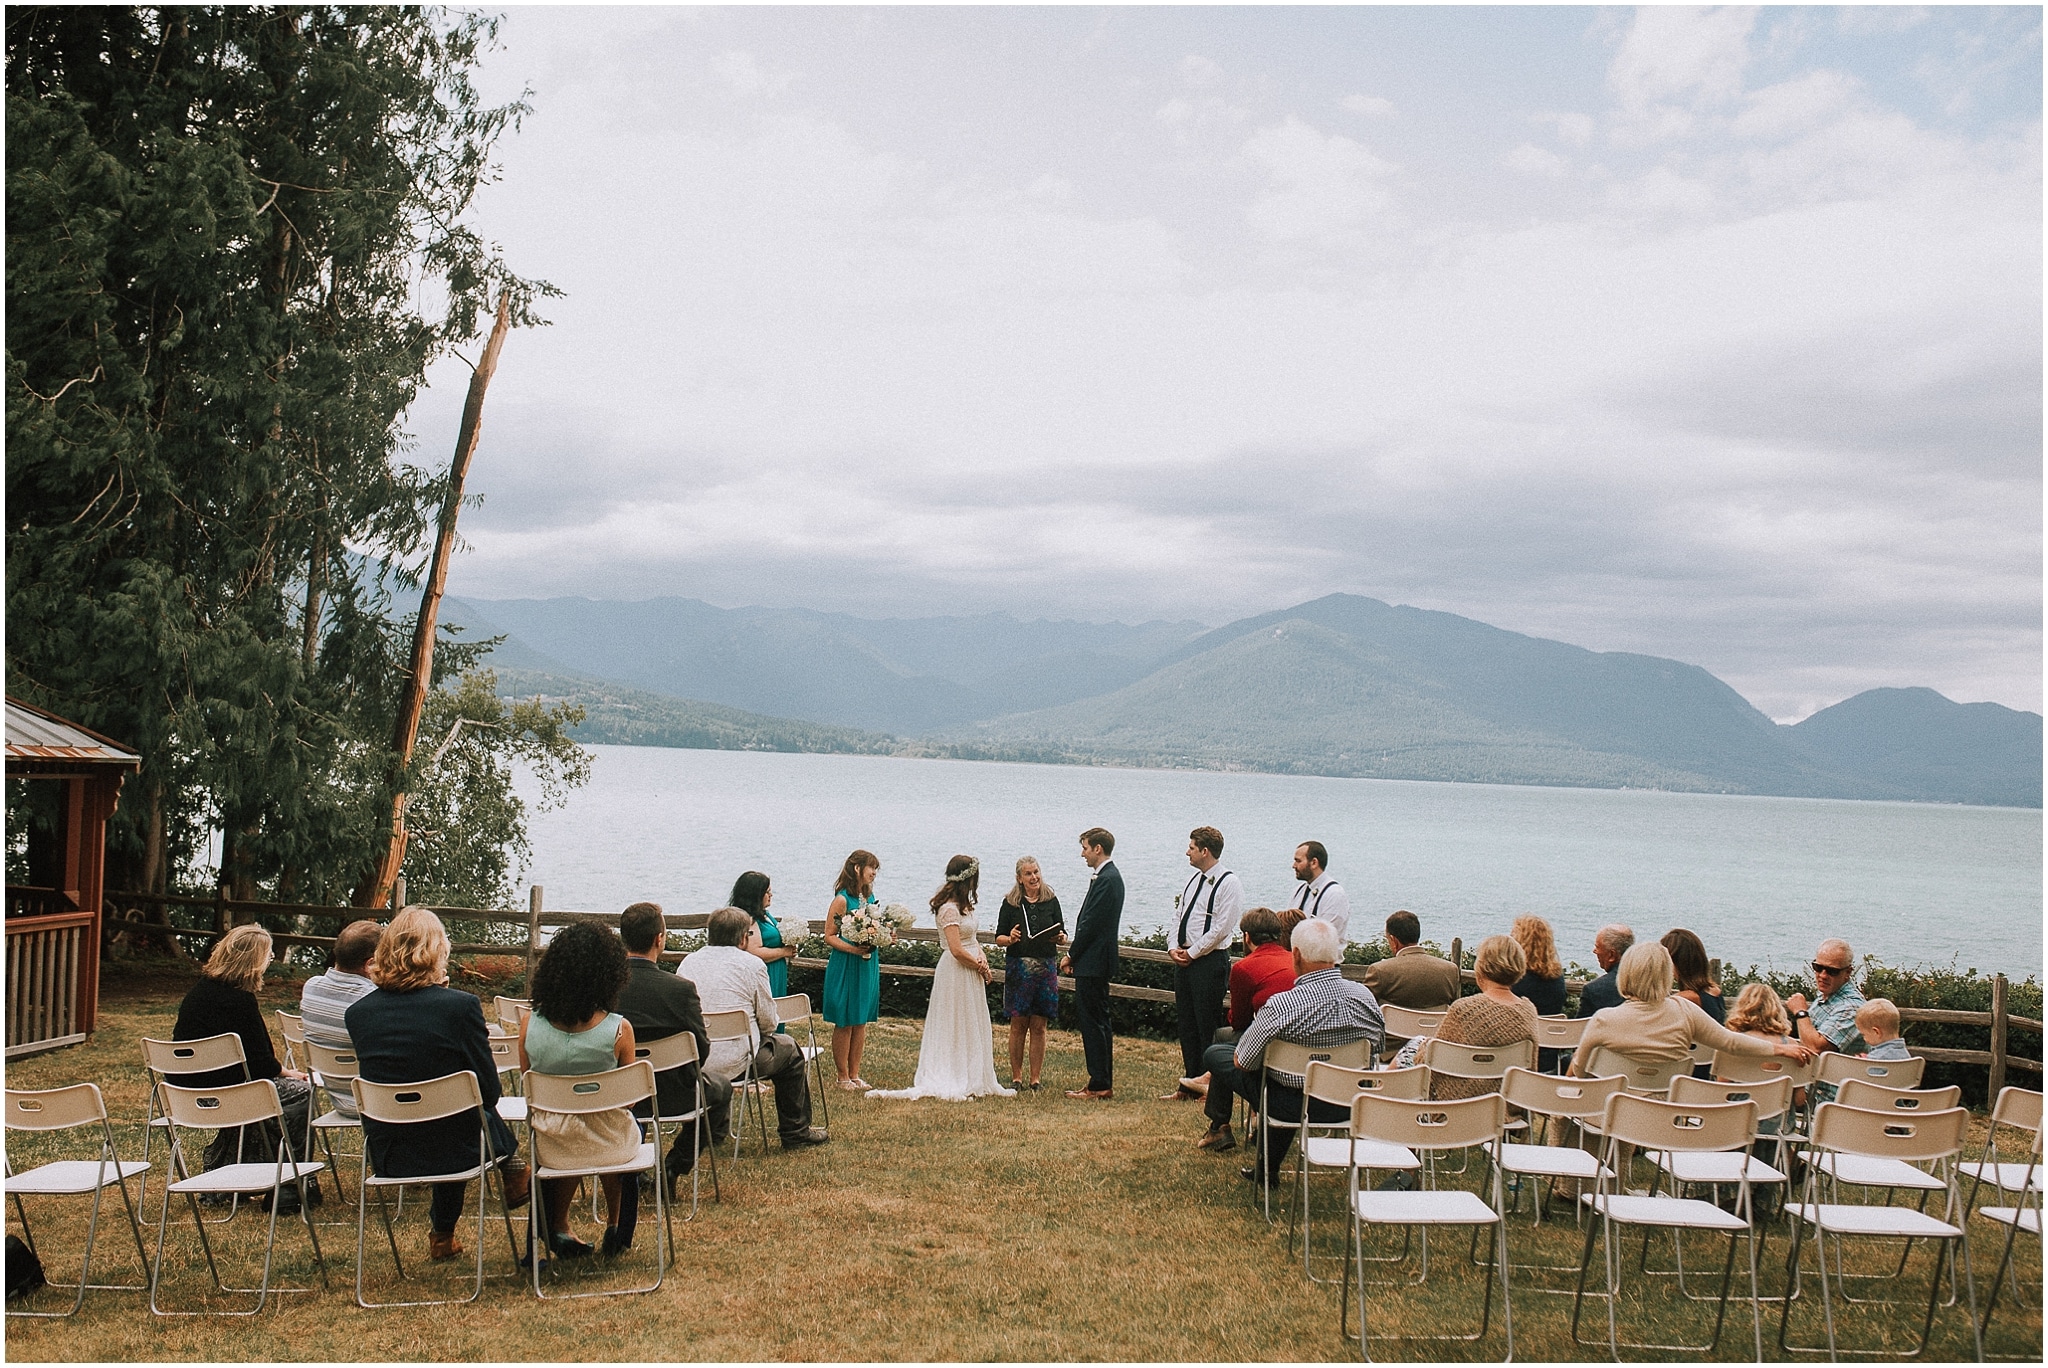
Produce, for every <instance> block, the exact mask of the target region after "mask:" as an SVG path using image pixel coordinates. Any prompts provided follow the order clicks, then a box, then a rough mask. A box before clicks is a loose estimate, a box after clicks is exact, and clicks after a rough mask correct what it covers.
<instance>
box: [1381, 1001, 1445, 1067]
mask: <svg viewBox="0 0 2048 1368" xmlns="http://www.w3.org/2000/svg"><path fill="white" fill-rule="evenodd" d="M1446 1010H1448V1009H1446ZM1380 1020H1381V1021H1383V1022H1384V1023H1385V1024H1386V1032H1387V1033H1386V1038H1385V1040H1383V1041H1382V1042H1381V1044H1380V1053H1381V1054H1382V1055H1383V1056H1387V1055H1394V1054H1398V1053H1399V1052H1400V1049H1401V1046H1402V1045H1404V1044H1406V1043H1407V1042H1408V1041H1410V1040H1427V1039H1429V1038H1430V1037H1431V1036H1433V1035H1435V1034H1436V1030H1437V1027H1439V1026H1441V1025H1443V1024H1444V1014H1443V1012H1418V1011H1415V1010H1413V1009H1412V1008H1408V1007H1396V1006H1394V1004H1392V1003H1391V1002H1382V1003H1381V1004H1380Z"/></svg>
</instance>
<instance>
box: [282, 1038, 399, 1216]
mask: <svg viewBox="0 0 2048 1368" xmlns="http://www.w3.org/2000/svg"><path fill="white" fill-rule="evenodd" d="M300 1046H301V1048H302V1049H304V1050H305V1052H306V1059H307V1061H308V1062H309V1064H310V1065H311V1068H310V1070H309V1071H310V1072H311V1074H312V1075H313V1090H314V1091H313V1099H314V1102H315V1104H316V1105H313V1106H309V1107H308V1108H307V1109H306V1137H307V1138H306V1143H305V1145H304V1146H303V1147H302V1149H301V1153H303V1154H305V1155H307V1156H308V1157H309V1158H310V1157H311V1155H312V1153H313V1141H312V1137H313V1136H315V1135H318V1136H319V1137H320V1149H321V1152H322V1153H324V1154H325V1155H326V1156H327V1167H328V1168H330V1169H332V1170H333V1171H334V1185H335V1186H336V1187H337V1188H341V1189H342V1190H343V1191H344V1192H345V1191H347V1187H346V1185H345V1184H344V1183H343V1182H342V1181H341V1165H340V1164H339V1163H338V1162H337V1161H336V1159H335V1154H334V1140H333V1137H334V1136H335V1135H337V1134H345V1133H347V1132H350V1131H353V1132H354V1133H355V1135H356V1138H357V1140H358V1141H359V1142H360V1140H361V1138H362V1134H363V1123H362V1121H361V1120H360V1119H359V1118H357V1117H354V1116H350V1115H349V1114H348V1113H347V1112H345V1111H343V1110H342V1109H341V1108H340V1107H339V1106H337V1105H333V1104H334V1101H335V1098H336V1097H337V1096H345V1097H347V1098H349V1099H350V1100H351V1101H353V1100H354V1099H355V1093H354V1092H353V1091H352V1090H351V1089H350V1087H349V1085H350V1084H351V1083H353V1082H354V1081H355V1077H356V1072H357V1069H358V1067H359V1066H358V1065H357V1063H356V1056H355V1051H354V1050H353V1049H349V1050H334V1049H329V1048H328V1047H327V1046H325V1045H319V1044H315V1043H314V1042H312V1041H310V1040H301V1042H300ZM322 1093H325V1094H326V1095H327V1100H328V1103H329V1104H330V1105H329V1106H328V1107H327V1108H326V1110H324V1111H323V1110H321V1108H320V1107H319V1106H318V1105H317V1103H318V1101H319V1099H320V1095H321V1094H322ZM315 1113H318V1114H317V1115H316V1114H315ZM357 1160H358V1167H360V1166H361V1164H364V1163H367V1162H368V1160H367V1159H364V1158H363V1157H362V1155H361V1154H360V1153H359V1154H358V1155H357ZM357 1186H358V1187H360V1186H361V1184H360V1183H358V1184H357ZM402 1195H403V1194H402V1193H401V1196H402ZM400 1209H401V1210H403V1207H401V1208H400ZM322 1224H325V1225H333V1224H335V1223H334V1222H332V1221H327V1222H323V1223H322Z"/></svg>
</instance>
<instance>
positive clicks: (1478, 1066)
mask: <svg viewBox="0 0 2048 1368" xmlns="http://www.w3.org/2000/svg"><path fill="white" fill-rule="evenodd" d="M1420 1062H1421V1063H1423V1064H1426V1065H1428V1066H1429V1077H1430V1083H1431V1086H1432V1087H1433V1086H1434V1085H1435V1084H1436V1083H1437V1082H1438V1081H1440V1080H1444V1079H1452V1078H1456V1079H1463V1080H1466V1081H1467V1082H1480V1083H1492V1084H1494V1085H1495V1086H1496V1088H1497V1087H1498V1086H1499V1084H1500V1080H1501V1077H1502V1075H1504V1074H1506V1073H1507V1071H1508V1070H1509V1069H1534V1068H1535V1067H1536V1042H1535V1041H1533V1040H1517V1041H1514V1042H1512V1043H1510V1044H1507V1045H1463V1044H1459V1043H1458V1042H1457V1041H1453V1040H1442V1039H1438V1038H1435V1037H1432V1038H1431V1039H1429V1040H1426V1041H1424V1042H1423V1045H1422V1056H1421V1060H1420Z"/></svg>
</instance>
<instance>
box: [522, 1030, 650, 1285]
mask: <svg viewBox="0 0 2048 1368" xmlns="http://www.w3.org/2000/svg"><path fill="white" fill-rule="evenodd" d="M642 1101H645V1102H647V1103H649V1104H650V1106H651V1105H652V1104H653V1101H654V1066H653V1065H652V1064H651V1063H649V1062H648V1061H647V1060H644V1059H636V1060H634V1061H633V1062H632V1063H631V1064H628V1065H626V1066H624V1067H623V1068H618V1069H610V1070H607V1071H606V1072H604V1073H594V1074H543V1073H528V1074H527V1075H526V1106H527V1112H528V1114H529V1115H532V1114H535V1113H540V1112H550V1113H553V1114H556V1115H571V1116H592V1115H595V1114H597V1113H599V1112H607V1111H618V1110H623V1111H625V1112H626V1114H627V1115H629V1116H630V1115H631V1114H632V1111H633V1107H634V1104H636V1103H638V1102H642ZM652 1123H653V1128H654V1139H653V1140H652V1141H651V1142H650V1141H645V1140H643V1141H641V1142H640V1144H639V1145H638V1146H637V1147H636V1148H635V1151H634V1154H633V1157H632V1158H631V1159H629V1160H626V1161H625V1162H624V1163H618V1164H606V1165H600V1166H596V1167H592V1166H588V1165H583V1164H563V1165H549V1164H547V1163H545V1162H544V1159H545V1157H546V1156H545V1155H544V1154H543V1153H542V1147H543V1145H544V1144H545V1137H543V1135H542V1134H541V1132H540V1131H539V1130H538V1129H536V1130H535V1131H534V1133H533V1140H534V1155H533V1182H534V1194H533V1202H532V1204H531V1206H530V1208H529V1211H528V1220H527V1231H528V1239H527V1243H528V1247H529V1248H531V1249H532V1250H534V1251H535V1257H534V1259H533V1294H534V1295H535V1296H536V1297H539V1298H541V1299H542V1300H544V1301H573V1300H580V1299H582V1298H585V1297H623V1296H629V1295H634V1294H637V1293H641V1292H654V1291H658V1290H659V1289H660V1287H661V1284H662V1280H663V1279H664V1278H666V1277H667V1276H668V1242H667V1241H664V1240H663V1239H662V1238H661V1236H662V1232H663V1231H664V1230H665V1229H666V1227H667V1225H668V1184H667V1183H664V1182H662V1181H660V1177H661V1156H662V1144H661V1120H660V1118H659V1117H655V1118H652ZM649 1170H652V1171H653V1173H654V1176H655V1183H654V1223H655V1226H656V1227H657V1229H656V1231H655V1238H654V1281H653V1282H651V1283H649V1284H647V1285H646V1286H645V1287H613V1288H601V1289H599V1290H597V1291H595V1292H566V1293H563V1292H558V1293H556V1294H555V1295H554V1296H552V1297H550V1296H549V1295H548V1294H547V1292H545V1291H544V1290H542V1288H541V1265H542V1264H546V1265H547V1266H548V1267H549V1268H553V1267H555V1265H557V1264H559V1263H560V1262H561V1260H560V1259H548V1258H542V1257H540V1251H541V1250H544V1249H547V1248H548V1247H549V1246H550V1244H551V1243H552V1242H551V1241H550V1240H549V1239H548V1236H547V1232H546V1229H545V1217H544V1214H543V1208H545V1207H546V1205H547V1201H546V1196H545V1194H546V1188H545V1187H544V1185H543V1184H544V1182H545V1180H549V1179H556V1178H601V1177H603V1176H605V1175H606V1174H617V1175H619V1181H620V1182H622V1183H630V1182H633V1181H636V1180H635V1177H634V1175H636V1174H640V1173H645V1172H648V1171H649Z"/></svg>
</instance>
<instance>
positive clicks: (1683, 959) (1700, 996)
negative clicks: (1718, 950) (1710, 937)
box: [1659, 926, 1728, 1024]
mask: <svg viewBox="0 0 2048 1368" xmlns="http://www.w3.org/2000/svg"><path fill="white" fill-rule="evenodd" d="M1659 944H1661V945H1662V946H1663V947H1664V948H1665V949H1666V950H1667V951H1669V952H1670V954H1671V973H1672V981H1673V982H1675V983H1676V984H1677V985H1678V988H1677V992H1678V995H1679V996H1680V997H1682V998H1684V999H1685V1000H1686V1001H1687V1002H1690V1003H1691V1004H1693V1006H1695V1007H1697V1008H1699V1009H1700V1010H1701V1011H1703V1012H1705V1013H1706V1014H1707V1015H1708V1016H1710V1017H1712V1018H1713V1019H1714V1020H1716V1021H1718V1022H1721V1023H1723V1024H1726V1023H1727V1020H1728V1004H1727V1001H1726V1000H1725V999H1724V998H1723V997H1722V995H1721V985H1720V984H1718V983H1716V982H1714V980H1713V977H1712V970H1711V966H1709V965H1708V963H1707V947H1706V946H1705V944H1703V943H1702V942H1701V940H1700V938H1699V937H1698V936H1695V935H1694V934H1693V933H1692V932H1690V931H1688V930H1686V929H1685V928H1684V927H1682V926H1675V927H1673V928H1672V929H1671V930H1669V931H1666V932H1665V933H1664V939H1663V940H1662V941H1660V942H1659Z"/></svg>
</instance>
